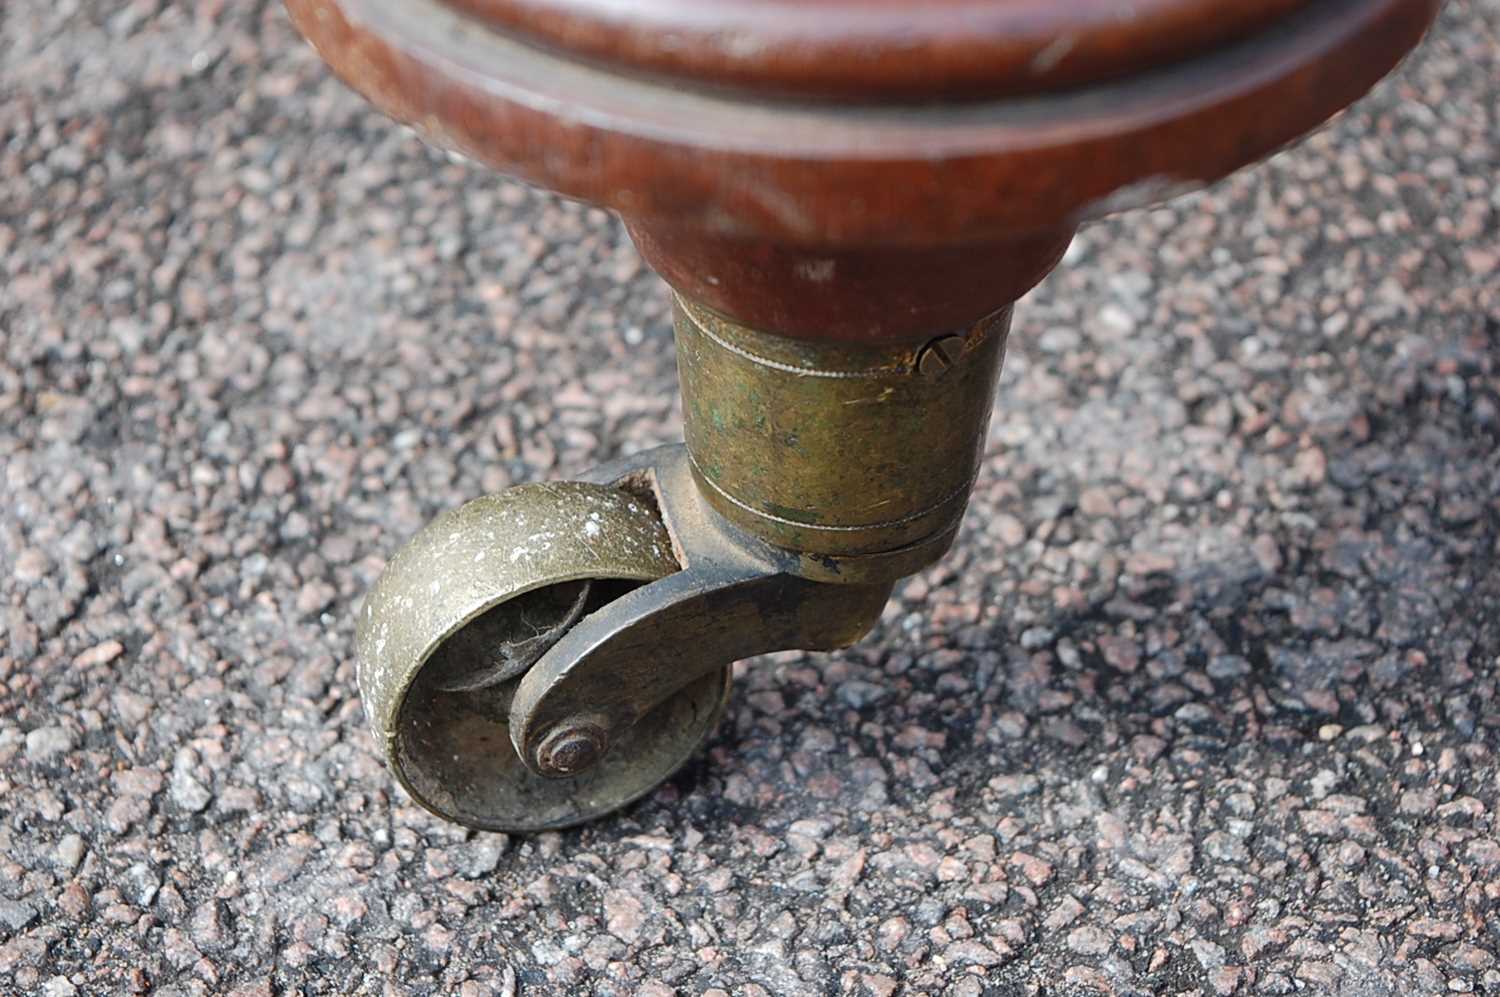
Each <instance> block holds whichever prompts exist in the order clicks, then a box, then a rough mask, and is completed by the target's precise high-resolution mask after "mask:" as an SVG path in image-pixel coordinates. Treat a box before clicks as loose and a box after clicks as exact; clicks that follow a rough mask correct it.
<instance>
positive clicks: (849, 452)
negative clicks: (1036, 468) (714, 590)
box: [676, 298, 1010, 555]
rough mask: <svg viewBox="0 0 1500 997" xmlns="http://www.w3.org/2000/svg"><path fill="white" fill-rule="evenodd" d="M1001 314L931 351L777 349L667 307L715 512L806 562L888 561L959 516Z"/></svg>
mask: <svg viewBox="0 0 1500 997" xmlns="http://www.w3.org/2000/svg"><path fill="white" fill-rule="evenodd" d="M1009 328H1010V309H1009V308H1005V309H1002V310H1000V311H998V312H996V313H994V314H993V315H990V316H988V317H987V318H985V319H982V320H981V321H979V322H977V323H975V325H974V326H973V327H972V328H969V329H966V330H961V331H959V332H957V333H954V334H952V335H945V336H940V337H938V338H937V339H935V340H933V341H932V343H930V344H929V345H928V346H926V347H924V346H923V345H922V344H914V345H907V346H878V347H870V346H851V345H847V344H827V343H814V342H809V341H806V340H794V339H788V338H785V337H782V336H776V335H772V334H770V333H767V332H761V331H757V330H754V329H749V328H746V327H745V326H742V325H739V324H737V323H735V322H732V321H730V320H729V319H726V318H724V317H723V316H720V315H718V314H716V313H714V312H712V311H709V310H708V309H705V308H703V307H701V306H699V305H695V304H692V303H691V302H688V301H686V300H683V299H681V298H679V299H678V300H677V302H676V330H677V364H678V371H679V374H680V376H681V381H682V394H683V400H684V405H683V412H684V422H685V429H686V438H687V446H688V452H689V453H690V454H691V456H692V460H693V465H694V471H695V476H696V477H697V479H698V481H699V482H700V485H701V486H702V487H703V490H704V492H705V494H706V496H707V497H708V500H709V502H710V503H711V504H712V505H713V507H714V509H715V510H716V511H717V512H719V513H720V514H721V515H723V516H724V517H726V518H727V519H729V520H730V521H731V522H733V523H735V524H736V525H738V526H740V527H741V528H743V529H746V530H749V531H750V532H751V533H754V534H755V535H756V536H759V537H762V538H764V539H766V540H768V541H770V542H771V543H774V544H776V545H778V546H781V547H785V548H788V549H791V550H796V551H802V552H806V553H810V554H833V555H860V554H872V553H881V552H885V551H890V550H894V549H897V548H900V547H903V546H906V545H908V544H913V543H916V542H918V541H920V540H922V539H923V538H926V537H930V536H933V535H934V534H937V533H939V532H941V531H943V530H945V529H948V528H951V527H952V525H953V524H954V523H956V521H957V520H958V519H959V517H961V516H962V515H963V510H964V507H965V506H966V505H967V503H968V496H969V488H970V486H971V485H972V483H973V480H974V475H975V473H976V471H977V468H978V465H979V459H980V456H981V454H982V450H983V443H984V435H985V426H986V425H987V424H988V422H989V416H990V408H991V404H992V400H993V398H994V394H995V382H996V379H997V378H998V376H999V372H1000V364H1001V361H1002V359H1003V357H1004V354H1005V340H1006V336H1007V334H1008V332H1009Z"/></svg>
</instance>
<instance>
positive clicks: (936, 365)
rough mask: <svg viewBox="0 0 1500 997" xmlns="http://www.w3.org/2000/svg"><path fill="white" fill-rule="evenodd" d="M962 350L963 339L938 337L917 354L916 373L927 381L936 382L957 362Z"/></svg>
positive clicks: (960, 337) (959, 337)
mask: <svg viewBox="0 0 1500 997" xmlns="http://www.w3.org/2000/svg"><path fill="white" fill-rule="evenodd" d="M963 349H964V337H962V336H939V337H938V338H936V339H934V340H933V341H932V342H930V343H928V344H927V345H926V346H924V347H922V349H921V351H920V352H919V353H918V354H917V373H919V374H921V375H922V376H923V377H925V378H927V379H928V380H929V381H933V380H937V379H938V378H940V377H942V376H943V375H944V374H946V373H948V369H949V368H950V367H952V366H953V365H954V364H955V363H957V362H958V358H959V357H960V356H961V355H962V354H963Z"/></svg>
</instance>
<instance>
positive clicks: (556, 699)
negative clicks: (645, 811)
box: [510, 446, 893, 775]
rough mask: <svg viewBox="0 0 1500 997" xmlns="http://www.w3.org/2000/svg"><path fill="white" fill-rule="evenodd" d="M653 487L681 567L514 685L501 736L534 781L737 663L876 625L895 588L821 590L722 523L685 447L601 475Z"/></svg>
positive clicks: (577, 760)
mask: <svg viewBox="0 0 1500 997" xmlns="http://www.w3.org/2000/svg"><path fill="white" fill-rule="evenodd" d="M598 474H599V476H601V477H602V476H604V475H608V476H609V477H608V478H607V479H606V480H621V481H623V482H625V483H627V484H630V483H633V484H634V486H635V487H637V488H640V487H650V488H652V489H653V491H654V492H655V494H656V497H657V500H658V503H659V507H660V509H661V513H662V517H663V519H664V520H665V521H666V524H667V527H668V529H669V531H670V532H671V535H672V538H673V540H674V541H675V542H676V544H677V547H678V550H680V551H681V552H682V553H681V555H680V556H681V559H682V570H681V571H678V572H676V573H674V574H671V575H667V576H665V577H663V578H660V579H657V580H656V581H653V582H651V583H649V584H647V585H643V586H641V587H640V588H637V589H633V590H632V591H630V592H627V593H625V594H624V595H622V596H620V597H619V598H618V599H616V600H614V601H613V602H610V603H608V604H606V605H604V606H602V607H600V608H599V609H598V610H597V611H596V612H594V613H592V614H591V615H589V616H587V617H586V618H584V619H583V620H580V621H579V622H578V623H577V624H576V625H575V626H574V627H572V629H570V630H569V631H568V632H567V633H566V634H564V635H563V636H562V637H561V639H559V640H558V641H557V643H556V644H554V645H553V646H552V648H551V649H550V650H549V651H547V652H546V653H545V654H543V655H542V656H541V658H540V659H539V660H538V661H537V662H536V664H535V665H534V666H533V667H532V668H531V670H530V671H528V672H527V673H526V675H525V676H524V677H522V679H521V680H520V683H519V684H518V685H517V687H516V693H515V699H514V701H513V704H512V706H511V712H510V735H511V738H512V739H513V741H514V744H515V748H516V752H517V753H518V754H519V755H520V756H521V758H522V759H523V760H524V761H525V762H526V764H527V766H528V767H530V768H531V769H532V770H533V771H535V772H537V773H538V774H541V775H567V774H574V773H576V772H579V771H582V770H584V769H585V768H586V767H587V765H588V764H589V763H590V762H591V761H593V760H595V759H597V758H598V757H599V756H600V755H601V754H604V753H605V752H609V754H610V755H613V754H614V752H612V751H610V747H609V746H610V745H611V743H612V742H614V741H616V740H617V739H618V738H619V737H620V736H621V734H623V733H625V732H627V731H631V730H637V729H639V728H640V727H641V726H642V725H643V724H646V723H648V722H649V721H648V720H647V719H645V718H647V717H649V716H650V714H651V712H652V711H653V710H654V709H656V708H657V707H658V704H660V703H662V702H665V701H669V700H670V699H671V698H672V697H673V695H674V694H676V693H677V691H678V690H679V689H681V688H683V687H684V686H688V685H690V684H692V683H694V682H699V681H702V680H703V679H704V678H705V677H706V676H710V675H713V674H715V673H717V672H719V671H721V670H722V669H723V668H724V667H725V666H727V665H729V664H732V663H733V662H735V661H738V660H740V659H743V658H749V657H752V656H754V655H757V654H764V653H766V652H769V651H779V650H785V649H790V648H801V649H805V650H818V651H831V650H836V649H838V648H841V647H847V646H849V645H850V644H853V643H854V642H855V641H857V640H859V639H860V638H861V637H862V636H864V635H865V633H867V632H868V631H869V629H870V628H871V627H872V626H874V624H875V622H876V621H877V620H879V618H880V612H881V610H882V608H884V606H885V603H886V599H887V598H889V596H890V592H891V586H892V584H893V578H891V577H889V576H888V577H886V578H885V579H884V580H882V581H872V582H866V583H862V584H848V583H841V584H829V583H827V582H819V581H813V580H811V579H809V578H806V577H803V576H802V575H801V574H800V573H799V570H800V566H801V561H800V559H799V557H798V556H797V555H796V554H794V553H792V552H789V551H785V550H781V549H779V548H776V547H774V546H772V545H769V544H767V543H765V542H764V541H760V540H757V539H755V538H754V537H750V536H748V535H746V534H744V533H742V532H740V531H739V530H738V529H736V528H735V527H734V526H732V525H731V524H729V523H728V522H726V521H725V520H724V519H722V518H721V517H720V516H719V515H718V514H717V513H716V512H714V510H713V509H712V508H710V506H709V505H708V503H707V502H705V501H704V497H703V495H702V493H701V492H700V491H699V490H698V488H697V487H696V486H695V484H694V482H693V479H692V477H691V473H690V471H689V466H688V461H687V455H686V452H685V451H684V449H683V448H682V447H681V446H675V447H663V448H661V449H659V450H654V451H651V452H649V453H646V454H641V455H637V456H636V457H634V458H630V459H628V460H627V461H626V462H623V463H621V464H616V465H614V466H612V467H610V468H608V469H603V470H602V471H601V472H598Z"/></svg>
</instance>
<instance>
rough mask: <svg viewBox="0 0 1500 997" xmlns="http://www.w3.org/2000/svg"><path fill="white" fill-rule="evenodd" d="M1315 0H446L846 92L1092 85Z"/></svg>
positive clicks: (742, 82) (719, 80)
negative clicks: (920, 0) (1131, 0)
mask: <svg viewBox="0 0 1500 997" xmlns="http://www.w3.org/2000/svg"><path fill="white" fill-rule="evenodd" d="M1312 2H1314V0H1230V2H1225V0H1133V2H1131V3H1122V2H1120V0H922V2H912V0H448V3H449V4H450V5H451V6H453V7H455V8H458V9H460V10H464V11H466V12H468V13H470V14H472V15H473V16H474V17H476V18H479V19H482V20H484V21H486V22H487V23H490V24H494V25H497V26H500V27H502V28H505V29H507V30H511V31H514V32H516V33H518V34H519V35H520V36H522V37H524V38H527V39H531V40H533V41H536V42H539V43H542V44H545V45H550V46H554V47H556V48H558V49H561V50H563V51H567V52H571V53H574V54H577V55H583V56H586V57H588V58H590V59H595V60H598V61H599V62H601V63H606V64H608V65H611V66H615V67H618V68H621V69H635V70H643V71H647V72H653V73H662V74H668V75H674V76H681V77H685V78H689V79H692V80H694V81H696V82H699V83H704V84H710V85H713V86H736V87H743V88H747V89H754V90H756V91H757V92H760V93H771V92H782V93H786V94H796V95H813V96H817V97H823V98H844V99H870V98H883V99H922V98H931V97H949V98H957V99H972V98H975V97H993V96H1001V95H1005V94H1019V93H1034V92H1037V91H1041V90H1048V89H1055V88H1058V87H1063V86H1074V85H1078V84H1082V83H1092V82H1097V81H1099V80H1104V79H1109V78H1111V77H1114V76H1121V75H1125V74H1127V73H1131V72H1137V71H1140V70H1142V69H1147V68H1150V67H1152V66H1156V65H1160V64H1161V63H1164V62H1168V61H1171V60H1174V59H1178V58H1183V57H1186V56H1191V55H1194V54H1197V53H1198V52H1201V51H1202V50H1203V49H1205V48H1211V47H1214V46H1217V45H1220V44H1223V43H1225V42H1228V41H1231V40H1233V39H1235V38H1239V37H1242V36H1244V35H1245V34H1248V33H1251V32H1254V31H1259V30H1261V29H1262V28H1264V27H1266V26H1267V25H1270V24H1272V23H1274V22H1275V21H1276V20H1277V19H1279V18H1281V17H1283V16H1285V15H1286V14H1288V13H1290V12H1291V11H1293V10H1295V9H1297V8H1299V7H1302V6H1304V5H1307V4H1309V3H1312Z"/></svg>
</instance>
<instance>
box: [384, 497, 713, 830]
mask: <svg viewBox="0 0 1500 997" xmlns="http://www.w3.org/2000/svg"><path fill="white" fill-rule="evenodd" d="M679 567H680V566H679V564H678V562H677V560H676V557H675V555H674V553H673V543H672V539H671V537H670V536H669V535H668V533H667V531H666V529H665V527H664V526H663V524H662V522H661V519H660V518H659V516H658V515H657V513H656V510H655V509H654V508H653V503H652V501H651V500H650V498H649V497H648V496H641V495H632V494H628V493H626V492H622V491H620V490H618V489H614V488H609V487H606V486H603V485H598V484H589V483H580V482H561V483H549V484H530V485H521V486H518V487H516V488H512V489H510V490H508V491H505V492H502V493H500V494H498V495H490V496H486V497H484V498H481V499H476V500H475V501H473V502H470V503H468V504H467V505H465V506H463V507H462V508H459V509H457V510H454V511H453V512H450V513H447V514H445V515H443V516H440V517H439V518H438V519H436V520H434V521H433V522H432V523H431V524H429V525H428V526H427V527H426V528H425V529H423V530H422V531H421V532H420V533H418V534H417V536H416V537H415V538H413V539H412V541H411V542H410V543H408V544H407V545H406V546H405V547H404V548H402V549H401V550H400V551H399V552H398V553H397V554H396V556H395V557H394V558H393V559H392V560H391V562H390V564H389V565H388V566H387V567H386V570H385V572H384V573H383V574H382V575H381V577H380V579H379V581H378V582H376V584H375V587H374V588H373V589H372V590H371V591H370V594H369V595H368V596H367V597H366V599H365V604H364V609H363V610H362V611H361V614H360V619H359V626H358V632H357V635H356V641H357V646H358V653H359V668H358V678H359V686H360V693H361V696H362V699H363V701H364V707H365V712H366V714H367V716H368V717H369V720H370V725H371V727H372V729H373V730H374V733H375V739H376V742H377V743H378V744H379V746H380V748H381V751H382V753H383V754H384V755H385V757H386V760H387V761H388V763H389V764H390V766H391V768H392V770H393V771H394V772H395V774H396V777H397V778H398V779H399V780H400V781H401V783H402V785H403V786H405V787H406V789H407V791H408V792H409V793H410V794H411V795H412V797H413V798H414V799H415V800H416V801H417V802H419V803H421V804H422V805H423V806H425V807H427V808H428V809H430V810H432V811H433V812H435V813H437V814H439V815H441V816H443V817H446V818H448V819H450V820H455V821H458V822H460V823H463V824H468V825H470V826H473V827H481V828H489V829H494V830H511V831H514V830H540V829H544V828H553V827H564V826H567V825H569V824H575V823H578V822H580V821H584V820H588V819H590V818H592V817H597V816H599V815H600V814H603V813H607V812H609V811H611V810H614V809H616V808H618V807H621V806H624V805H625V804H626V803H629V802H630V801H631V800H634V799H636V798H638V797H639V796H641V795H642V794H644V793H646V792H648V791H650V790H651V788H652V787H654V786H655V785H656V784H657V783H659V782H660V781H661V780H662V779H665V778H666V777H667V776H668V775H670V774H671V773H672V772H673V771H674V770H675V769H676V768H677V767H678V766H679V765H681V764H682V763H683V762H684V761H686V760H687V758H688V757H690V756H691V755H692V753H693V752H694V751H695V750H696V749H697V747H698V745H699V744H700V743H701V742H702V740H703V738H704V737H705V736H706V735H707V734H708V732H709V731H710V730H712V729H713V727H714V725H715V724H716V723H717V721H718V717H719V715H720V713H721V712H722V710H723V707H724V703H725V701H726V697H727V695H728V692H729V672H728V669H726V668H723V667H720V668H718V669H712V670H702V671H700V672H698V673H697V677H696V678H695V680H694V681H692V682H687V683H682V684H679V685H678V686H677V687H675V690H674V691H675V694H673V695H669V696H666V697H662V698H661V699H659V700H657V703H656V704H654V709H652V710H650V711H648V712H647V715H646V716H645V717H644V718H643V720H642V722H641V723H640V724H637V725H635V726H633V727H631V728H630V729H628V730H622V731H618V732H616V733H615V735H614V742H615V743H614V749H615V750H614V751H613V752H612V753H610V754H609V755H608V756H607V757H606V756H603V751H602V747H601V748H600V749H599V750H596V751H595V752H594V754H593V756H592V757H590V755H589V752H588V748H587V746H586V745H584V744H582V743H580V742H579V741H578V739H577V738H576V737H575V738H574V739H573V741H572V743H570V744H562V745H554V746H553V749H554V753H555V754H556V756H557V758H558V760H559V762H560V763H561V764H559V765H558V766H555V767H556V768H557V769H558V771H559V772H562V771H566V770H569V769H570V766H571V767H572V768H574V769H576V770H577V773H578V774H577V775H576V776H575V777H573V778H567V779H544V778H542V777H540V776H538V775H535V774H533V773H532V772H531V771H529V770H528V769H527V767H526V766H525V765H523V764H522V763H521V760H520V759H519V758H518V757H517V756H516V753H515V751H514V750H513V749H512V747H511V736H510V734H509V732H508V729H507V727H508V723H509V710H510V705H511V700H512V698H513V697H514V694H515V690H516V686H517V682H518V679H517V678H516V677H515V676H516V675H518V674H521V673H524V672H525V671H526V669H528V668H530V667H532V665H533V663H534V662H535V661H536V659H537V658H538V657H540V656H541V655H542V652H543V651H545V650H546V649H547V648H548V647H550V646H552V645H553V644H554V643H556V641H557V640H558V639H559V638H560V637H561V636H562V635H563V634H564V633H565V632H566V631H567V629H568V628H569V627H570V626H572V625H574V624H575V623H576V621H577V620H578V619H579V618H580V617H582V618H586V616H587V614H588V613H589V612H593V611H595V610H597V608H598V607H599V606H601V605H606V604H608V602H609V600H610V599H612V598H614V597H616V596H618V595H619V594H620V593H621V592H622V591H628V590H629V588H630V587H632V586H634V585H639V584H641V583H646V582H651V581H654V580H657V579H660V578H663V577H666V576H670V575H672V574H674V573H676V572H678V571H679ZM720 664H721V665H723V664H724V663H723V662H721V663H720ZM585 769H586V770H587V771H584V770H585Z"/></svg>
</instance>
